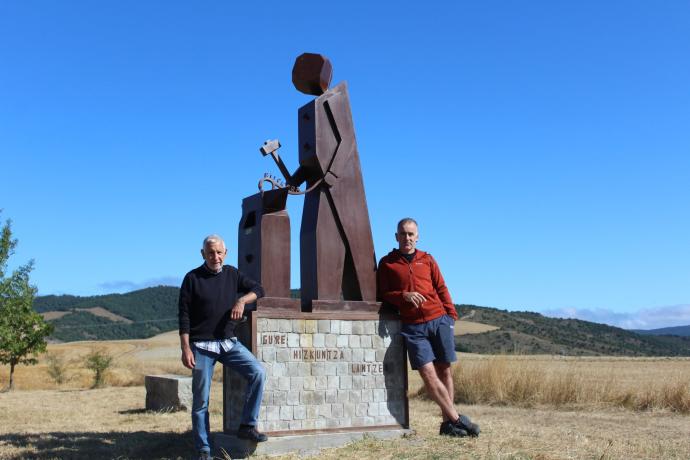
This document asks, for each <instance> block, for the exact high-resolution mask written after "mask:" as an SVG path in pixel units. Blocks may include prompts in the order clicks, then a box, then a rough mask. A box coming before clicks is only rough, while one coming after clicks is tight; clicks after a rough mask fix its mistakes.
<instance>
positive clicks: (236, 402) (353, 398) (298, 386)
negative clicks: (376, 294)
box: [223, 299, 409, 437]
mask: <svg viewBox="0 0 690 460" xmlns="http://www.w3.org/2000/svg"><path fill="white" fill-rule="evenodd" d="M286 300H289V299H286ZM400 325H401V323H400V320H399V319H398V317H397V316H394V315H391V314H385V313H376V312H373V311H371V312H353V311H342V312H337V311H333V310H330V311H321V312H311V313H303V312H299V311H296V310H288V309H277V308H267V309H262V308H261V304H260V305H259V308H258V310H257V311H254V312H251V315H250V318H249V321H247V323H245V324H243V325H242V327H243V329H242V330H241V331H238V332H240V333H239V334H238V338H239V340H241V341H242V342H243V343H244V344H245V346H247V348H249V349H250V350H252V352H253V353H254V354H255V356H256V357H257V359H259V361H260V362H261V363H262V364H263V365H264V367H265V369H266V374H267V380H266V386H265V390H264V395H263V401H262V405H261V412H260V415H259V426H258V428H259V430H260V431H264V432H266V433H267V434H268V435H269V436H271V437H278V436H291V435H298V434H299V435H308V434H324V433H342V432H354V431H377V430H398V429H403V428H408V426H409V414H408V401H407V367H406V358H405V347H404V342H403V340H402V337H401V336H400V333H399V332H400ZM244 388H245V383H244V381H243V379H242V378H241V377H240V376H239V375H238V374H236V373H234V372H233V371H232V370H230V369H225V370H224V385H223V390H224V407H223V431H224V433H225V434H228V435H234V434H235V433H236V431H237V428H238V426H239V421H240V416H241V412H242V407H243V401H244Z"/></svg>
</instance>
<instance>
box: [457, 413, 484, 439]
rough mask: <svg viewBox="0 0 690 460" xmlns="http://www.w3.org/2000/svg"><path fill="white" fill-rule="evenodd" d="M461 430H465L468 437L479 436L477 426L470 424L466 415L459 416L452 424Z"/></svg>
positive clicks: (470, 421)
mask: <svg viewBox="0 0 690 460" xmlns="http://www.w3.org/2000/svg"><path fill="white" fill-rule="evenodd" d="M453 425H455V426H456V427H458V428H460V429H461V430H465V431H466V432H467V433H468V434H469V435H470V436H479V425H477V424H476V423H472V420H470V418H469V417H468V416H467V415H461V416H460V417H458V419H457V420H456V421H455V423H454V424H453Z"/></svg>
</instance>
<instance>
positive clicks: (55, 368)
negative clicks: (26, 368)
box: [46, 353, 67, 385]
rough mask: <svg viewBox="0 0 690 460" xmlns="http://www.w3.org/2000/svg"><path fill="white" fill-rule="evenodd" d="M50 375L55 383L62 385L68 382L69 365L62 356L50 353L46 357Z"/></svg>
mask: <svg viewBox="0 0 690 460" xmlns="http://www.w3.org/2000/svg"><path fill="white" fill-rule="evenodd" d="M46 361H47V362H46V364H47V366H48V375H50V378H52V379H53V381H54V382H55V383H57V384H58V385H61V384H63V383H65V382H66V381H67V363H65V361H64V359H62V356H60V355H55V354H52V353H49V354H48V355H47V356H46Z"/></svg>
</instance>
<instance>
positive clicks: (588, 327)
mask: <svg viewBox="0 0 690 460" xmlns="http://www.w3.org/2000/svg"><path fill="white" fill-rule="evenodd" d="M178 292H179V289H178V288H177V287H172V286H157V287H151V288H146V289H140V290H138V291H133V292H129V293H126V294H108V295H101V296H91V297H79V296H70V295H62V296H40V297H36V299H35V301H34V308H35V309H36V311H38V312H39V313H42V314H43V315H44V317H45V318H46V319H48V320H49V321H51V322H52V323H53V324H54V325H55V332H54V333H53V335H52V336H51V338H52V339H53V340H54V341H63V342H70V341H76V340H117V339H138V338H147V337H151V336H153V335H156V334H160V333H161V332H166V331H171V330H174V329H175V328H176V327H177V297H178ZM291 294H292V296H293V297H297V296H298V294H299V291H298V290H294V289H293V292H292V293H291ZM456 308H457V309H458V312H459V313H460V316H462V317H463V319H465V320H471V322H474V323H480V324H482V325H485V326H486V327H493V328H494V329H493V330H488V331H483V329H476V330H475V331H473V333H469V334H465V335H462V336H459V337H457V338H456V343H457V347H458V350H460V351H465V352H471V353H480V354H495V353H518V354H560V355H575V356H690V336H685V337H678V336H673V335H650V334H639V333H635V332H633V331H627V330H624V329H620V328H616V327H612V326H607V325H604V324H598V323H592V322H589V321H582V320H577V319H560V318H549V317H546V316H543V315H541V314H539V313H533V312H527V311H521V312H520V311H518V312H513V311H511V312H509V311H506V310H499V309H496V308H490V307H480V306H476V305H456ZM669 329H671V328H669ZM480 331H483V332H480ZM477 332H479V333H477ZM648 332H650V331H648Z"/></svg>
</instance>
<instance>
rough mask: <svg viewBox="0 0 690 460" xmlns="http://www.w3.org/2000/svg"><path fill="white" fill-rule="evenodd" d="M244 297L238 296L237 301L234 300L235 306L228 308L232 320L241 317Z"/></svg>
mask: <svg viewBox="0 0 690 460" xmlns="http://www.w3.org/2000/svg"><path fill="white" fill-rule="evenodd" d="M244 304H245V302H244V299H243V298H242V297H240V298H239V299H237V302H235V306H234V307H232V310H230V318H231V319H234V320H238V319H241V318H242V315H243V314H244Z"/></svg>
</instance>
